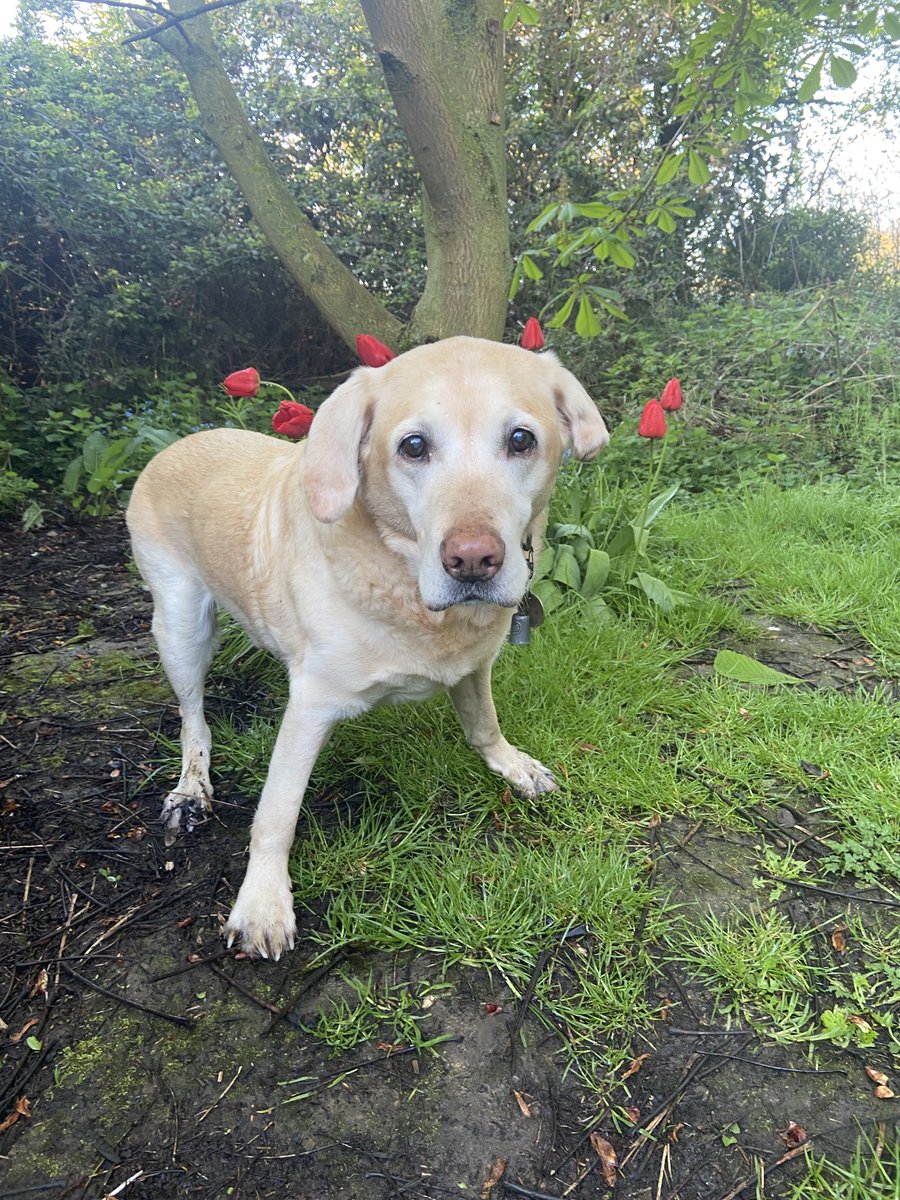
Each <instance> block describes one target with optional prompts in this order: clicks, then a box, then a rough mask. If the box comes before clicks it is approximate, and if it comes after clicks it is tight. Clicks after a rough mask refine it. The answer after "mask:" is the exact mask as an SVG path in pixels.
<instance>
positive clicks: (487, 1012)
mask: <svg viewBox="0 0 900 1200" xmlns="http://www.w3.org/2000/svg"><path fill="white" fill-rule="evenodd" d="M127 561H128V558H127V549H126V545H125V539H124V534H123V529H122V525H121V522H120V521H117V520H111V521H107V522H103V523H96V524H90V523H88V524H82V525H78V526H69V525H63V524H56V525H53V526H51V527H49V528H45V529H43V530H38V531H34V532H31V533H23V532H22V531H20V530H18V529H16V528H11V527H10V528H6V529H4V530H0V579H2V581H3V589H2V597H0V605H2V610H0V611H2V620H3V626H4V627H5V628H6V630H7V631H8V637H7V640H6V642H5V645H4V647H3V663H2V676H3V688H4V691H5V692H6V693H7V695H8V700H7V704H8V707H7V710H6V713H5V717H4V719H3V723H2V725H0V817H2V830H0V834H2V840H0V847H2V848H0V854H2V858H3V863H4V870H3V872H2V873H0V889H2V892H0V1016H2V1019H3V1024H2V1025H0V1038H2V1039H3V1041H4V1042H5V1045H4V1066H3V1073H2V1076H0V1129H2V1132H0V1195H2V1196H3V1197H6V1198H8V1200H11V1198H12V1197H17V1196H29V1197H30V1196H41V1195H45V1194H46V1195H49V1196H60V1197H78V1198H100V1197H106V1196H122V1197H125V1200H131V1198H136V1197H140V1198H145V1200H155V1198H157V1197H159V1198H161V1200H162V1198H169V1197H181V1196H185V1197H187V1196H191V1197H214V1198H219V1197H232V1196H234V1197H290V1198H294V1200H344V1198H346V1200H370V1198H371V1200H389V1198H394V1197H396V1198H400V1197H403V1198H404V1200H416V1198H428V1200H433V1198H438V1197H444V1196H451V1195H453V1196H459V1195H464V1196H465V1195H468V1196H474V1197H481V1198H482V1200H503V1198H504V1197H509V1196H524V1197H535V1198H540V1197H545V1198H546V1197H550V1198H551V1200H552V1198H561V1197H564V1196H566V1197H572V1198H573V1200H579V1198H584V1197H589V1196H590V1197H594V1196H602V1195H604V1194H607V1193H608V1191H609V1188H608V1186H607V1181H605V1179H604V1165H603V1156H604V1155H605V1154H607V1153H608V1149H609V1148H611V1149H612V1150H614V1151H615V1153H616V1155H617V1158H618V1163H619V1171H618V1174H617V1175H616V1177H615V1195H616V1197H618V1198H619V1200H644V1198H646V1200H650V1198H651V1197H654V1198H662V1197H668V1200H676V1197H677V1200H737V1197H739V1196H741V1195H745V1194H746V1195H751V1194H753V1188H754V1187H755V1181H756V1178H757V1172H758V1171H759V1170H760V1169H761V1168H760V1167H759V1166H758V1165H757V1164H763V1167H764V1169H765V1171H766V1175H767V1179H768V1181H769V1182H768V1183H767V1185H766V1187H767V1189H768V1190H766V1192H765V1194H766V1195H767V1196H775V1195H778V1194H779V1186H780V1184H779V1181H780V1180H783V1179H784V1178H787V1176H788V1175H789V1173H790V1171H791V1170H792V1168H793V1167H795V1166H796V1165H797V1162H796V1161H795V1160H798V1159H800V1158H801V1157H802V1148H798V1147H797V1146H796V1145H795V1142H796V1136H795V1135H794V1134H792V1132H791V1129H792V1126H791V1123H792V1122H793V1123H795V1124H796V1125H797V1126H801V1127H803V1128H804V1129H806V1130H807V1131H808V1133H809V1134H810V1136H811V1137H812V1138H813V1142H814V1147H815V1150H816V1152H817V1153H828V1154H829V1155H831V1156H840V1153H841V1151H842V1149H843V1150H844V1151H846V1149H847V1148H848V1147H850V1146H851V1145H852V1144H853V1143H854V1141H855V1139H856V1137H857V1134H858V1130H859V1125H860V1124H862V1126H863V1127H864V1128H869V1129H871V1128H874V1127H875V1125H876V1123H877V1122H879V1121H883V1120H884V1119H885V1117H886V1115H887V1114H886V1111H885V1109H884V1106H883V1105H881V1106H879V1103H878V1102H877V1101H875V1100H873V1098H872V1089H871V1084H870V1082H869V1080H868V1079H867V1078H866V1075H865V1073H864V1070H863V1067H864V1066H865V1065H866V1061H867V1060H865V1059H864V1058H863V1056H862V1055H860V1054H858V1053H856V1052H854V1051H852V1050H847V1051H837V1050H834V1051H825V1052H823V1054H822V1056H821V1058H820V1063H819V1069H817V1070H814V1069H813V1068H812V1067H811V1066H810V1064H809V1062H808V1061H807V1060H806V1059H805V1058H804V1057H803V1056H802V1054H801V1052H800V1051H799V1050H797V1049H785V1048H779V1047H777V1046H774V1045H772V1044H769V1043H765V1044H761V1043H760V1041H759V1039H758V1038H757V1037H755V1036H754V1035H753V1033H752V1032H747V1031H741V1030H733V1031H730V1032H729V1031H726V1030H724V1029H723V1028H722V1027H721V1026H716V1025H713V1024H711V1023H710V1011H711V1000H710V997H709V996H708V995H706V994H705V993H704V992H703V990H702V989H701V988H699V987H697V986H696V984H694V983H692V982H691V981H690V980H688V979H687V978H685V977H682V976H680V975H678V974H677V973H676V972H674V971H673V970H672V969H666V970H663V971H661V973H660V975H659V977H658V979H657V981H656V984H655V995H654V997H653V999H654V1001H655V1003H656V1004H657V1006H658V1008H659V1010H660V1012H661V1013H665V1012H666V1011H667V1010H668V1008H669V1007H670V1006H672V1005H675V1006H676V1011H677V1013H678V1020H677V1022H676V1021H675V1020H668V1021H665V1020H660V1021H659V1022H658V1023H657V1025H656V1026H655V1027H654V1029H653V1030H652V1034H651V1035H650V1036H649V1037H646V1038H644V1037H642V1038H640V1039H636V1040H635V1042H634V1044H633V1045H631V1046H630V1047H628V1051H629V1053H630V1055H632V1056H633V1059H634V1063H633V1065H634V1073H633V1075H632V1077H631V1078H630V1079H629V1081H628V1086H627V1096H626V1095H625V1093H624V1092H623V1104H624V1105H625V1107H626V1109H628V1110H630V1111H627V1112H626V1113H625V1114H624V1116H623V1114H621V1113H620V1114H614V1113H612V1112H610V1111H608V1110H606V1111H601V1112H597V1111H596V1107H595V1104H594V1102H593V1101H592V1099H591V1098H590V1097H589V1096H587V1095H585V1094H584V1092H583V1090H582V1089H581V1088H580V1087H579V1086H578V1084H577V1083H576V1082H575V1081H574V1080H573V1079H572V1078H571V1077H569V1078H566V1077H565V1076H564V1075H563V1072H562V1065H563V1060H562V1058H561V1056H560V1054H559V1052H558V1051H559V1044H560V1042H559V1035H558V1034H557V1033H555V1032H548V1029H547V1024H546V1021H545V1022H543V1023H542V1022H540V1021H538V1020H537V1019H536V1017H535V1015H534V1014H533V1013H532V1012H531V1011H530V1009H529V1007H528V1005H527V1003H526V1004H525V1007H524V1008H521V1007H520V1006H518V1005H517V1003H516V1001H515V1000H514V998H513V997H512V996H511V995H510V994H508V993H505V992H504V991H503V990H502V988H500V989H499V990H498V986H499V985H498V983H497V981H496V980H494V981H491V980H490V979H489V978H488V977H487V976H485V975H484V974H483V973H480V972H477V971H457V972H454V973H451V974H450V976H449V977H448V978H447V979H442V977H441V974H440V970H441V968H440V962H439V961H438V960H436V959H434V958H430V957H428V956H425V955H421V956H416V957H411V958H409V959H406V960H403V961H401V962H397V961H387V960H385V959H383V958H380V957H378V956H369V958H368V960H367V961H366V962H365V964H364V965H365V967H366V968H367V969H368V970H369V971H371V973H372V975H373V976H374V977H376V978H378V977H382V978H384V979H385V980H386V981H390V982H394V981H397V980H400V979H402V980H407V981H409V982H410V983H411V984H412V985H413V986H414V987H415V988H416V990H417V991H418V992H419V993H420V994H421V995H422V996H423V997H427V1000H428V1005H427V1007H428V1015H427V1019H426V1021H425V1022H424V1023H423V1032H424V1033H425V1034H426V1035H427V1036H428V1037H440V1038H443V1039H444V1040H443V1041H442V1042H441V1043H440V1045H439V1046H437V1048H436V1050H435V1052H433V1053H432V1052H427V1051H421V1050H420V1051H416V1050H414V1049H413V1048H411V1047H404V1046H399V1047H398V1046H390V1045H386V1044H385V1043H383V1042H380V1041H377V1040H374V1041H372V1042H370V1043H368V1044H366V1045H364V1046H363V1047H357V1048H356V1049H354V1050H351V1051H347V1052H345V1053H343V1054H340V1055H338V1056H332V1055H331V1054H329V1053H328V1052H327V1049H326V1048H324V1047H323V1046H322V1045H321V1043H319V1042H317V1041H316V1039H315V1038H314V1037H313V1036H312V1035H311V1034H310V1033H308V1032H307V1028H308V1027H309V1026H310V1024H311V1023H312V1021H313V1020H314V1018H315V1015H316V1013H317V1011H318V1010H319V1008H320V1007H321V1005H322V1003H323V1001H324V1000H326V999H327V998H329V997H332V996H335V995H337V994H339V993H340V989H341V983H340V980H339V978H338V973H337V971H336V970H335V968H336V967H338V966H339V965H340V963H339V962H336V961H335V960H331V961H325V962H312V961H311V959H310V954H309V951H308V950H307V949H304V942H303V939H302V937H301V940H300V948H299V949H298V950H297V951H296V952H295V953H293V954H291V955H289V956H287V958H286V960H285V961H284V962H282V963H279V964H273V963H260V962H251V961H248V960H245V959H241V958H240V957H239V956H236V955H234V954H231V953H228V952H226V951H225V949H224V947H223V945H222V943H221V941H220V938H219V930H220V928H221V923H222V921H223V920H224V917H225V915H226V913H227V911H228V908H229V906H230V904H231V901H232V899H233V897H234V894H235V889H236V885H237V884H238V883H239V881H240V878H241V875H242V872H243V866H244V852H245V846H246V836H247V826H248V824H249V819H250V816H251V801H250V798H247V797H241V796H228V795H227V794H225V795H224V797H223V801H224V802H220V803H219V805H218V808H217V819H216V820H215V821H214V822H211V823H209V824H207V825H206V826H205V827H204V828H203V829H202V830H200V831H199V832H198V833H197V834H195V835H194V836H193V837H191V838H188V839H185V840H183V841H182V842H180V843H179V844H178V845H176V846H175V847H172V848H166V847H165V845H164V843H163V839H162V831H161V827H160V826H159V823H158V821H157V817H158V807H159V796H160V794H161V792H162V791H163V787H162V786H161V784H160V782H159V781H157V780H156V779H155V778H154V773H155V771H156V770H157V766H156V762H157V751H156V744H157V740H158V738H159V736H160V735H161V734H162V735H166V736H168V737H170V738H172V737H175V736H176V734H177V714H176V712H175V710H174V708H173V705H172V701H171V696H170V693H169V690H168V687H167V686H166V684H165V681H164V680H163V679H162V678H161V676H160V675H159V673H158V672H157V670H156V668H155V666H154V665H153V659H152V654H151V653H150V641H149V632H148V631H149V615H150V614H149V609H148V603H147V600H146V597H145V594H144V592H143V591H142V590H141V588H140V586H139V584H138V581H137V579H136V578H135V576H134V575H133V574H131V573H130V572H129V570H128V567H127ZM791 636H793V635H791ZM798 636H799V633H798ZM782 649H783V654H782V655H781V656H780V657H779V656H776V658H774V659H773V660H772V661H773V665H777V666H781V667H786V666H793V667H795V668H796V667H797V666H798V662H799V659H800V657H802V655H804V654H805V655H806V659H807V665H809V664H812V665H811V666H810V668H809V669H810V671H811V672H813V673H815V672H816V671H819V672H824V671H825V670H826V669H828V670H831V671H832V672H835V671H837V672H838V677H837V678H832V679H829V680H828V682H829V683H830V684H832V685H838V686H841V685H843V684H846V683H848V682H849V683H853V682H855V681H856V679H857V677H858V675H859V671H860V670H865V668H864V666H863V667H860V666H859V665H857V666H854V665H853V655H852V654H851V655H848V654H847V653H846V648H845V647H840V646H838V644H837V643H834V642H832V641H831V640H830V639H825V642H824V643H823V644H819V643H817V644H816V645H815V646H814V647H812V649H811V648H810V644H809V643H808V642H807V643H804V645H803V646H798V645H795V644H793V643H791V642H790V638H789V637H787V635H786V637H785V641H784V643H783V646H782ZM148 663H149V665H148ZM816 664H818V666H816ZM835 664H838V665H837V666H835ZM840 664H844V665H843V666H841V665H840ZM841 672H843V675H842V674H841ZM760 819H761V822H762V824H763V826H765V824H766V822H769V825H770V829H769V832H770V833H771V832H772V830H774V831H775V835H776V836H778V837H781V838H789V837H793V838H795V840H800V839H801V838H805V837H806V836H807V834H806V830H805V827H804V826H803V816H802V813H800V812H799V811H793V810H792V811H787V810H778V811H776V812H773V813H771V814H761V816H760ZM798 830H799V831H800V832H798ZM656 852H657V853H658V860H657V861H658V868H657V871H658V877H659V880H660V884H661V886H665V887H666V888H668V889H669V890H674V894H675V897H676V899H677V898H679V897H690V898H691V899H692V900H693V901H696V900H697V897H698V896H703V897H704V900H705V902H708V903H709V904H711V905H712V906H713V907H715V906H716V905H717V904H724V903H725V902H726V898H727V902H729V903H732V902H733V901H734V899H735V895H736V892H738V893H739V892H740V891H741V890H742V889H744V888H746V889H748V894H749V890H750V888H751V883H752V878H753V875H754V871H755V868H754V862H755V857H756V856H755V853H754V849H753V847H752V846H751V845H750V844H749V843H747V844H744V843H742V842H741V841H739V840H738V841H735V840H731V841H728V842H726V841H724V840H723V839H722V838H721V837H720V836H719V835H718V834H717V833H716V832H715V831H713V830H709V829H705V828H702V827H693V826H690V825H688V824H686V823H685V824H682V823H680V822H676V823H672V824H671V825H669V826H668V827H666V828H662V829H660V830H659V831H658V839H657V843H656ZM789 903H790V904H792V905H794V907H795V910H796V911H795V914H794V915H795V916H796V918H797V920H798V922H802V923H803V924H804V925H810V924H816V923H820V924H822V927H823V928H824V929H826V930H827V922H828V921H829V920H833V921H834V920H836V919H837V916H838V914H846V912H847V909H848V901H847V900H846V899H843V898H841V899H837V898H836V899H834V901H833V903H831V904H829V903H828V901H827V899H825V898H823V897H822V896H821V895H818V894H817V895H815V896H812V895H810V894H804V893H803V892H799V891H798V892H796V893H795V894H794V897H793V899H791V900H790V901H789ZM849 903H851V904H854V905H855V904H856V903H857V900H856V899H853V900H852V901H850V902H849ZM859 903H866V901H865V900H864V899H860V900H859ZM824 936H825V935H823V938H824ZM823 946H824V948H823V953H828V946H827V944H826V943H825V942H824V941H823ZM560 952H561V953H562V950H560ZM573 962H577V956H574V955H573ZM540 969H541V964H540V963H536V964H535V970H536V971H537V970H540ZM439 981H441V982H443V983H444V984H446V985H447V986H443V987H438V986H437V985H438V982H439ZM432 989H433V990H432ZM545 1016H546V1014H545ZM642 1056H645V1057H642ZM612 1178H613V1177H612V1176H610V1180H612ZM747 1188H749V1191H746V1190H745V1189H747Z"/></svg>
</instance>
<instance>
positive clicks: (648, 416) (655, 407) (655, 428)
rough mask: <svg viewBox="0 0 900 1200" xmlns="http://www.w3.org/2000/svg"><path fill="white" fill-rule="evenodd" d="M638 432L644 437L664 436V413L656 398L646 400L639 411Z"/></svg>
mask: <svg viewBox="0 0 900 1200" xmlns="http://www.w3.org/2000/svg"><path fill="white" fill-rule="evenodd" d="M638 434H639V435H640V436H641V437H645V438H661V437H665V436H666V414H665V411H664V410H663V406H662V405H661V404H660V402H659V401H658V400H648V401H647V403H646V404H645V405H644V411H643V412H642V413H641V420H640V424H639V425H638Z"/></svg>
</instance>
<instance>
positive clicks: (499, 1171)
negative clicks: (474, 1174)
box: [481, 1158, 506, 1200]
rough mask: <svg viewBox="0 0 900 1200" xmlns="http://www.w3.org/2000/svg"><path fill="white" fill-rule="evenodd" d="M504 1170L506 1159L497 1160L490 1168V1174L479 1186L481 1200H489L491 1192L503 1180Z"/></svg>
mask: <svg viewBox="0 0 900 1200" xmlns="http://www.w3.org/2000/svg"><path fill="white" fill-rule="evenodd" d="M505 1170H506V1159H505V1158H498V1159H497V1161H496V1162H495V1163H494V1165H493V1166H492V1167H491V1173H490V1175H488V1177H487V1179H486V1180H485V1181H484V1183H483V1184H482V1185H481V1200H490V1197H491V1192H492V1191H493V1190H494V1188H495V1187H496V1186H497V1184H498V1183H499V1182H500V1180H501V1179H502V1178H503V1173H504V1172H505Z"/></svg>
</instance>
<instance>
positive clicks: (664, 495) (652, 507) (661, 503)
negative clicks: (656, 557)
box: [632, 483, 681, 529]
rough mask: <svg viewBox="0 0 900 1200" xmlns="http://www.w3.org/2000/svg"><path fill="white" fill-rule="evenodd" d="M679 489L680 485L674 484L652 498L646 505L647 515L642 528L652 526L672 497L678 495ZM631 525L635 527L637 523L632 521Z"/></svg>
mask: <svg viewBox="0 0 900 1200" xmlns="http://www.w3.org/2000/svg"><path fill="white" fill-rule="evenodd" d="M680 488H681V484H680V483H676V484H674V485H673V486H672V487H670V488H668V489H667V490H666V491H665V492H660V494H659V495H658V496H654V497H653V499H652V500H651V501H650V503H649V504H648V505H647V515H646V517H645V518H644V528H645V529H649V528H650V526H651V525H652V524H653V522H654V521H655V520H656V518H657V517H658V516H659V514H660V513H661V512H662V510H663V509H664V508H665V507H666V505H667V504H668V503H669V501H670V500H671V499H672V497H673V496H675V495H677V494H678V491H679V489H680ZM632 525H634V526H636V525H637V522H636V521H632Z"/></svg>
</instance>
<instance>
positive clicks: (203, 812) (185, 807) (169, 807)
mask: <svg viewBox="0 0 900 1200" xmlns="http://www.w3.org/2000/svg"><path fill="white" fill-rule="evenodd" d="M211 812H212V798H211V796H210V794H209V792H208V791H207V789H206V788H205V787H204V786H203V785H202V784H201V783H200V782H198V781H191V782H190V783H187V784H185V783H184V782H183V781H182V782H180V783H179V784H178V787H176V788H174V789H173V790H172V791H171V792H169V794H168V796H166V798H165V800H163V806H162V812H161V813H160V820H161V821H162V823H163V824H164V825H165V827H166V833H165V842H166V845H167V846H171V845H172V843H173V842H174V841H175V839H176V838H177V837H178V834H179V833H180V832H181V830H182V829H183V830H184V831H185V833H191V832H193V830H194V829H195V828H196V827H197V826H198V825H200V824H202V823H203V822H204V821H205V820H206V818H207V817H208V816H209V814H210V813H211Z"/></svg>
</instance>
